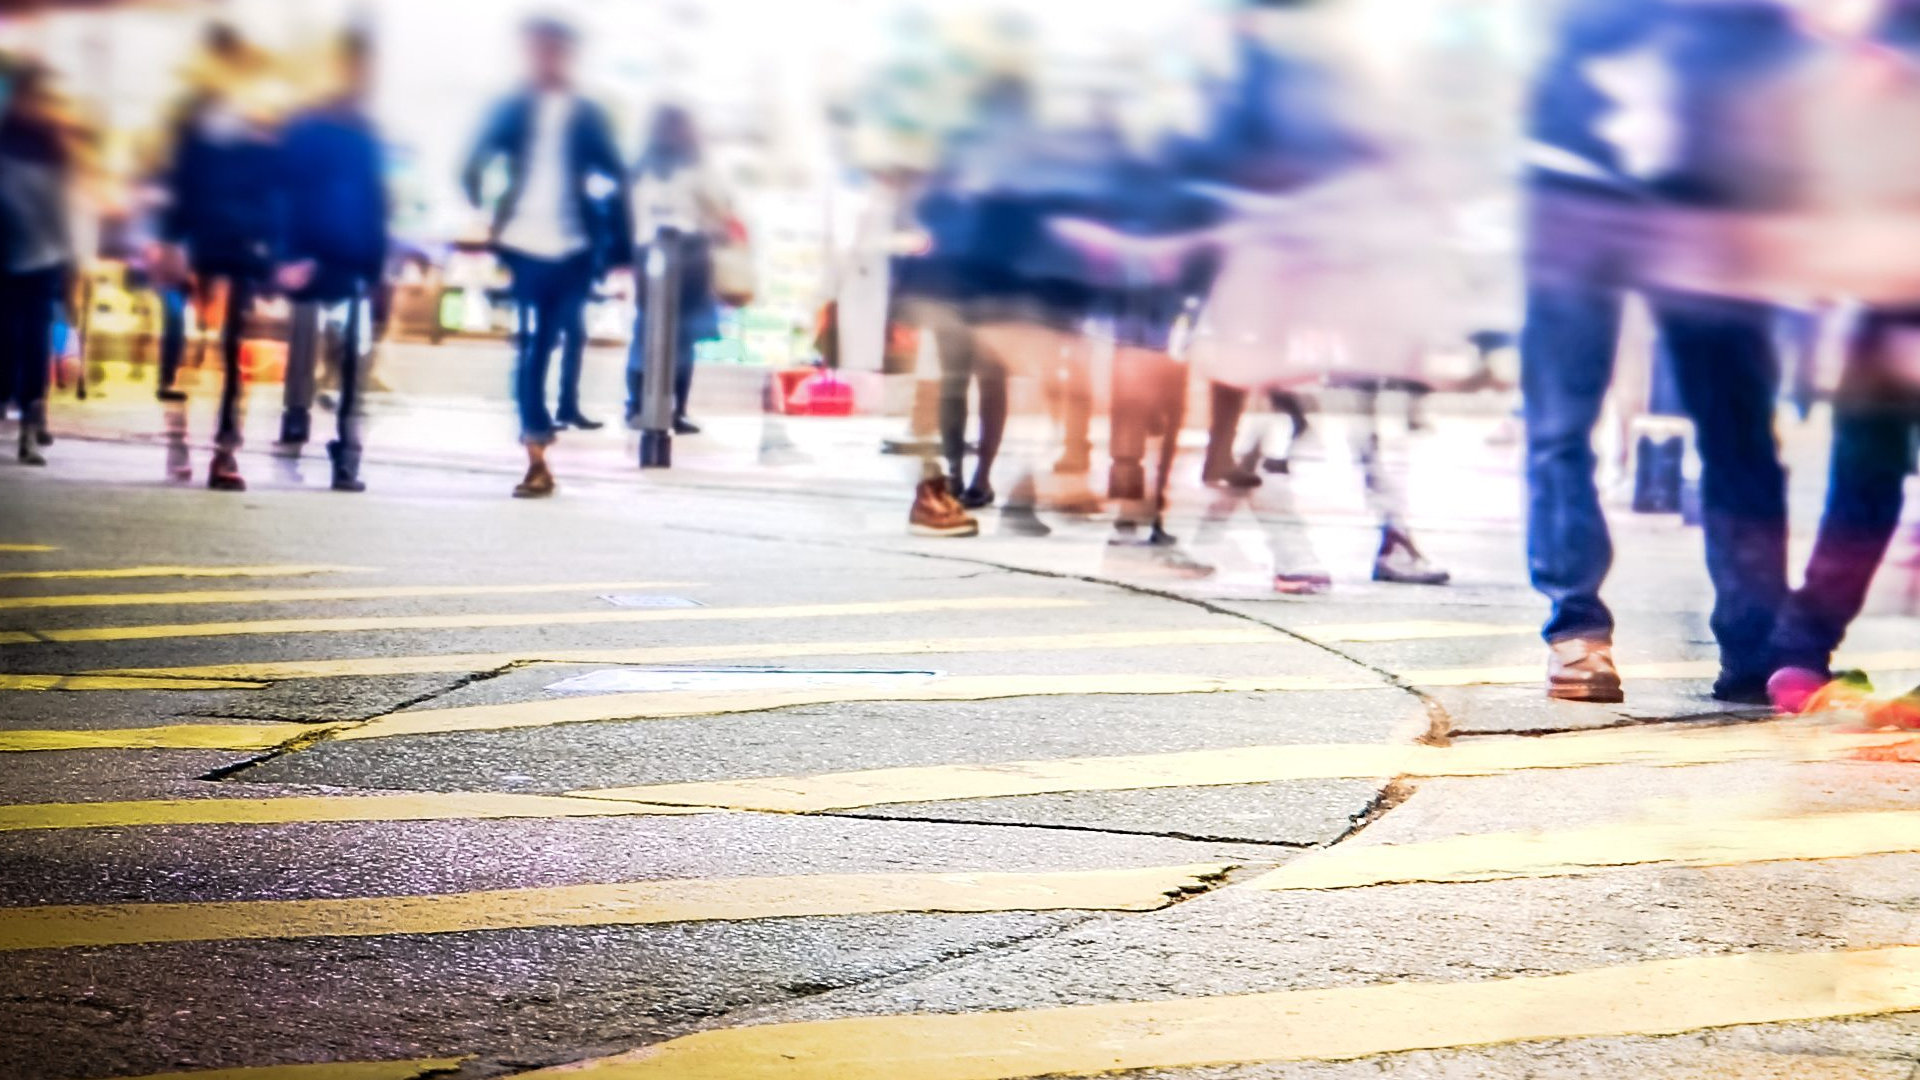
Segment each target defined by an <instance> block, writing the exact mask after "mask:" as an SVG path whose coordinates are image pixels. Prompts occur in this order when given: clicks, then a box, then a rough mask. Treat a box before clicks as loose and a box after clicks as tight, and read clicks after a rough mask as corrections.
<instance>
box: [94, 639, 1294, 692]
mask: <svg viewBox="0 0 1920 1080" xmlns="http://www.w3.org/2000/svg"><path fill="white" fill-rule="evenodd" d="M1286 640H1287V638H1286V637H1284V636H1283V635H1281V634H1280V633H1278V632H1277V631H1273V630H1266V629H1261V628H1256V627H1223V628H1219V629H1212V630H1119V631H1113V632H1108V633H1089V634H1033V635H1014V636H998V637H944V638H919V639H913V638H906V639H902V638H888V639H885V640H880V641H794V642H750V643H747V644H741V645H724V644H715V645H664V646H647V647H642V648H625V649H540V650H535V651H521V652H495V653H452V654H447V655H442V656H364V657H363V656H355V657H346V658H342V659H338V660H270V661H266V662H264V663H248V664H202V665H198V666H194V667H159V668H101V669H99V670H97V671H91V672H88V674H90V675H127V676H143V677H150V678H198V679H259V680H263V681H268V682H274V681H279V680H283V679H337V678H367V677H373V676H382V675H423V674H442V673H451V672H466V671H493V670H496V669H498V668H503V667H507V666H509V665H513V664H685V663H693V662H713V661H722V660H780V659H788V658H793V657H814V656H930V655H935V654H940V653H1004V652H1014V653H1024V652H1053V651H1061V650H1069V649H1074V650H1077V649H1151V648H1185V647H1190V646H1197V645H1270V644H1274V643H1279V642H1285V641H1286Z"/></svg>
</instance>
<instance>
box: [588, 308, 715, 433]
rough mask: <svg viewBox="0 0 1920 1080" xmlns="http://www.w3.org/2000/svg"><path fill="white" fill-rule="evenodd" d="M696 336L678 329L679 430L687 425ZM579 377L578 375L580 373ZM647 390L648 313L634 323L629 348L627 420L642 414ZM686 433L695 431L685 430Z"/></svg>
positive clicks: (676, 390) (675, 380) (676, 384)
mask: <svg viewBox="0 0 1920 1080" xmlns="http://www.w3.org/2000/svg"><path fill="white" fill-rule="evenodd" d="M693 344H694V342H693V336H692V335H691V334H687V333H684V332H681V329H680V328H676V332H675V334H674V340H673V421H674V425H675V428H676V430H681V429H684V428H685V427H686V426H687V423H688V421H687V397H688V395H690V394H692V393H693ZM576 379H577V376H576ZM646 392H647V315H646V312H644V311H642V312H641V313H640V315H639V316H638V318H636V319H635V321H634V324H633V344H632V345H631V346H629V347H628V349H627V419H628V422H629V424H631V423H632V422H633V421H634V420H636V419H637V418H638V417H639V416H640V407H641V403H642V402H643V401H645V400H646ZM681 433H682V434H692V432H687V431H684V430H681Z"/></svg>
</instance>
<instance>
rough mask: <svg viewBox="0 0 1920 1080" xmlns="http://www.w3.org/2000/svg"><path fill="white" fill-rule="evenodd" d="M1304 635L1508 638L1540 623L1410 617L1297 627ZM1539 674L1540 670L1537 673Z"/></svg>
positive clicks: (1354, 638) (1335, 637)
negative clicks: (1451, 620) (1405, 618)
mask: <svg viewBox="0 0 1920 1080" xmlns="http://www.w3.org/2000/svg"><path fill="white" fill-rule="evenodd" d="M1294 629H1295V630H1297V631H1298V632H1299V633H1300V634H1301V635H1302V636H1304V637H1309V638H1313V639H1314V640H1316V641H1353V642H1366V641H1427V640H1437V639H1443V638H1469V637H1506V636H1508V635H1512V634H1537V633H1539V632H1540V628H1539V627H1538V626H1533V625H1526V626H1515V625H1499V624H1495V623H1477V622H1449V621H1444V620H1435V619H1409V620H1405V621H1401V622H1376V623H1325V624H1322V625H1320V626H1300V627H1295V628H1294ZM1535 674H1536V677H1538V673H1537V672H1536V673H1535Z"/></svg>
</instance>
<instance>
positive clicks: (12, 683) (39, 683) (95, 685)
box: [0, 675, 267, 690]
mask: <svg viewBox="0 0 1920 1080" xmlns="http://www.w3.org/2000/svg"><path fill="white" fill-rule="evenodd" d="M266 685H267V684H266V683H263V682H248V681H241V680H234V679H169V678H146V677H142V676H138V675H0V690H259V689H262V688H264V687H265V686H266Z"/></svg>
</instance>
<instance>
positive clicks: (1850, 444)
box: [1773, 312, 1920, 678]
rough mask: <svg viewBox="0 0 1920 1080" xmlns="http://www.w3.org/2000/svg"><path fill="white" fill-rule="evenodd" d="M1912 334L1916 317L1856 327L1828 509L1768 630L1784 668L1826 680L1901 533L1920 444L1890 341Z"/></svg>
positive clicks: (1917, 393) (1875, 318)
mask: <svg viewBox="0 0 1920 1080" xmlns="http://www.w3.org/2000/svg"><path fill="white" fill-rule="evenodd" d="M1916 332H1920V312H1901V313H1897V314H1870V315H1868V316H1867V317H1866V319H1865V321H1864V322H1863V323H1862V325H1861V327H1860V331H1859V335H1860V336H1859V339H1858V340H1857V341H1856V343H1855V345H1854V350H1853V354H1852V355H1851V356H1850V357H1849V358H1848V364H1847V370H1846V373H1845V375H1843V376H1842V379H1841V383H1840V389H1839V393H1838V394H1837V395H1836V396H1835V398H1834V405H1833V461H1832V465H1831V470H1830V475H1829V477H1828V481H1827V505H1826V510H1825V512H1824V513H1823V514H1822V515H1821V519H1820V532H1819V535H1818V536H1817V537H1816V539H1815V541H1814V546H1813V554H1812V557H1811V558H1810V559H1809V561H1808V563H1807V574H1806V580H1805V583H1804V584H1803V585H1802V586H1801V587H1800V588H1799V589H1798V590H1796V591H1795V592H1794V593H1793V594H1792V595H1791V596H1790V597H1789V598H1788V600H1787V604H1786V608H1785V610H1784V611H1782V612H1781V615H1780V621H1779V623H1778V625H1777V626H1776V627H1775V629H1774V634H1773V650H1774V653H1775V655H1776V658H1777V661H1778V663H1779V665H1780V666H1781V667H1783V668H1799V669H1803V670H1806V671H1810V672H1813V673H1815V674H1816V675H1817V676H1818V677H1821V678H1824V677H1827V676H1829V675H1831V674H1832V672H1831V671H1830V667H1831V664H1832V661H1833V652H1834V650H1835V649H1837V648H1838V647H1839V645H1840V641H1841V639H1842V638H1844V637H1845V636H1846V632H1847V627H1848V625H1850V624H1851V623H1852V622H1853V620H1854V619H1855V618H1856V617H1858V616H1859V614H1860V611H1861V609H1862V608H1864V607H1865V606H1866V602H1867V590H1868V588H1869V587H1870V586H1871V585H1872V584H1873V578H1874V574H1875V572H1876V571H1877V570H1878V569H1879V567H1880V562H1881V560H1882V559H1883V558H1884V557H1885V556H1886V553H1887V548H1888V546H1889V545H1890V544H1891V543H1892V541H1893V534H1894V532H1895V530H1896V529H1897V528H1898V527H1899V525H1900V512H1901V509H1902V503H1903V496H1904V489H1905V486H1906V480H1907V476H1908V475H1909V474H1910V473H1911V472H1912V471H1913V466H1914V452H1915V448H1916V442H1917V441H1920V387H1917V386H1916V385H1915V384H1914V383H1913V382H1912V381H1911V378H1912V377H1911V376H1910V375H1909V376H1901V375H1899V374H1897V373H1895V372H1893V371H1891V370H1890V369H1891V368H1892V367H1893V365H1894V364H1895V363H1896V357H1897V352H1896V350H1897V348H1898V343H1897V342H1896V341H1895V338H1896V337H1897V336H1902V335H1903V333H1904V334H1905V335H1912V334H1914V333H1916Z"/></svg>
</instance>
